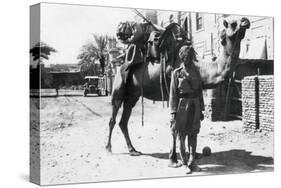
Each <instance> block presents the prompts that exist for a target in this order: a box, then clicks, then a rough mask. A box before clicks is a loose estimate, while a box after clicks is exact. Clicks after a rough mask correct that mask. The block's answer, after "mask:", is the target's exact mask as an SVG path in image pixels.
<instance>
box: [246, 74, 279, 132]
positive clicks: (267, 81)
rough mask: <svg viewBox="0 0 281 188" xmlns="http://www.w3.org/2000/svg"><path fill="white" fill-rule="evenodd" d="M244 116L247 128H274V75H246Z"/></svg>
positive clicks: (270, 129)
mask: <svg viewBox="0 0 281 188" xmlns="http://www.w3.org/2000/svg"><path fill="white" fill-rule="evenodd" d="M242 117H243V124H244V127H245V129H258V130H266V131H273V130H274V77H273V75H264V76H246V77H244V79H243V80H242Z"/></svg>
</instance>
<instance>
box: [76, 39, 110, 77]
mask: <svg viewBox="0 0 281 188" xmlns="http://www.w3.org/2000/svg"><path fill="white" fill-rule="evenodd" d="M93 37H94V40H95V41H94V43H93V42H88V43H86V44H85V45H83V46H82V49H81V53H80V54H79V55H78V57H77V58H78V59H79V60H80V61H79V64H80V65H81V67H80V72H81V74H82V76H83V77H84V76H87V75H96V74H97V71H96V68H97V66H96V64H95V61H96V60H98V61H99V63H100V67H101V73H102V74H104V72H105V70H104V69H105V66H106V53H107V45H108V37H107V36H104V35H97V34H93Z"/></svg>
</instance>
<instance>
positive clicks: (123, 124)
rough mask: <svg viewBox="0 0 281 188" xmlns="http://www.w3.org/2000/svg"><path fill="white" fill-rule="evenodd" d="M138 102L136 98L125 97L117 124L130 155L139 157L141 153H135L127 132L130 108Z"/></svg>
mask: <svg viewBox="0 0 281 188" xmlns="http://www.w3.org/2000/svg"><path fill="white" fill-rule="evenodd" d="M137 101H138V97H126V99H125V100H124V104H123V113H122V117H121V120H120V123H119V126H120V128H121V131H122V133H123V135H124V137H125V140H126V143H127V146H128V149H129V152H130V155H134V156H136V155H140V154H141V152H138V151H136V149H135V148H134V147H133V145H132V142H131V139H130V136H129V132H128V121H129V118H130V116H131V112H132V108H133V107H134V106H135V104H136V103H137Z"/></svg>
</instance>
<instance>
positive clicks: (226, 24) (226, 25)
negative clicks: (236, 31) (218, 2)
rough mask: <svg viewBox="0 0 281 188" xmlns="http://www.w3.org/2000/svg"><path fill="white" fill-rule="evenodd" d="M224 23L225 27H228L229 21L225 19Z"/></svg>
mask: <svg viewBox="0 0 281 188" xmlns="http://www.w3.org/2000/svg"><path fill="white" fill-rule="evenodd" d="M223 25H224V27H225V28H228V22H227V21H226V20H223Z"/></svg>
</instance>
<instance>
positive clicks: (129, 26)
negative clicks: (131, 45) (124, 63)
mask: <svg viewBox="0 0 281 188" xmlns="http://www.w3.org/2000/svg"><path fill="white" fill-rule="evenodd" d="M133 27H134V26H133V23H130V22H120V23H119V24H118V27H117V31H116V36H117V38H118V40H120V41H121V42H125V41H127V40H128V39H129V38H131V37H132V35H133Z"/></svg>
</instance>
